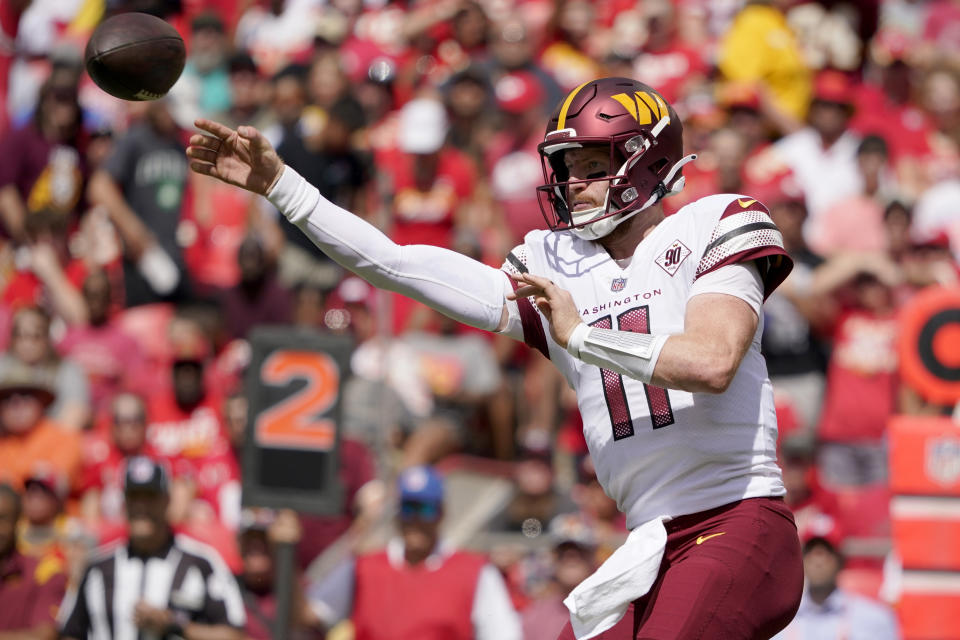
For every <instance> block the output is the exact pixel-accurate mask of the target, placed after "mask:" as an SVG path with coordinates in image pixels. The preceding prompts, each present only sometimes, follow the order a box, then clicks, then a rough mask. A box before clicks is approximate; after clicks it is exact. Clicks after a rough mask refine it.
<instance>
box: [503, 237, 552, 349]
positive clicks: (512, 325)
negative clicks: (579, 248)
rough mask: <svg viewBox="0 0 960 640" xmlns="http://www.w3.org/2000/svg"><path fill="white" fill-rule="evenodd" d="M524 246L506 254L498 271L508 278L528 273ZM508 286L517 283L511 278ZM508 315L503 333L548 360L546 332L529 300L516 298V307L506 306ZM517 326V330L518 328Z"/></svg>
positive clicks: (526, 254)
mask: <svg viewBox="0 0 960 640" xmlns="http://www.w3.org/2000/svg"><path fill="white" fill-rule="evenodd" d="M527 251H528V250H527V247H526V245H519V246H517V247H514V248H513V250H512V251H510V253H508V254H507V257H506V259H505V260H504V261H503V266H502V267H500V269H501V270H502V271H503V272H504V273H506V274H507V275H508V276H518V275H520V274H522V273H527V272H528V271H529V268H528V264H529V256H528V253H527ZM510 284H511V285H512V286H513V290H514V291H516V290H517V288H518V284H517V281H516V280H514V279H513V278H512V277H511V278H510ZM507 309H508V312H509V314H510V318H509V322H508V324H507V329H506V330H505V331H504V332H503V333H506V334H507V335H510V336H511V337H514V338H517V339H521V338H522V340H523V341H524V343H526V344H527V346H529V347H532V348H534V349H536V350H537V351H539V352H540V353H542V354H543V355H544V356H546V357H547V359H549V358H550V349H549V347H548V345H547V332H546V331H545V330H544V328H543V321H542V320H541V319H540V312H539V311H537V309H536V308H535V307H534V306H533V303H532V302H530V299H529V298H518V299H517V301H516V305H515V306H514V305H512V304H508V307H507ZM517 325H519V328H518V326H517Z"/></svg>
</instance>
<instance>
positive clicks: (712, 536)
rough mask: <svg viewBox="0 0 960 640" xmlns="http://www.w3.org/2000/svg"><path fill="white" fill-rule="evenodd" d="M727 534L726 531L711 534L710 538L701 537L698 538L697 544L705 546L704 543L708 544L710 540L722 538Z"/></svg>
mask: <svg viewBox="0 0 960 640" xmlns="http://www.w3.org/2000/svg"><path fill="white" fill-rule="evenodd" d="M725 533H726V531H721V532H720V533H711V534H710V535H708V536H700V537H699V538H697V544H703V543H704V542H706V541H707V540H709V539H710V538H716V537H717V536H722V535H724V534H725Z"/></svg>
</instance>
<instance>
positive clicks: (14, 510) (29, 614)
mask: <svg viewBox="0 0 960 640" xmlns="http://www.w3.org/2000/svg"><path fill="white" fill-rule="evenodd" d="M21 508H22V503H21V497H20V494H19V493H18V492H17V491H16V490H15V489H14V488H13V487H11V486H10V485H9V484H4V483H0V639H2V640H36V639H38V638H39V639H50V640H52V638H54V637H56V626H55V617H56V612H57V606H58V605H59V604H60V601H61V600H62V599H63V595H64V592H65V591H66V586H67V576H66V574H65V573H64V571H63V562H62V561H61V560H60V559H59V558H57V557H55V556H51V555H46V556H44V557H42V558H40V557H31V556H28V555H25V554H23V553H21V552H20V551H18V549H17V521H18V520H19V519H20V515H21Z"/></svg>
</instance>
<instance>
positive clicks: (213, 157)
mask: <svg viewBox="0 0 960 640" xmlns="http://www.w3.org/2000/svg"><path fill="white" fill-rule="evenodd" d="M187 156H188V157H190V158H193V159H194V160H202V161H203V162H210V163H215V162H216V161H217V152H216V151H214V150H213V149H205V148H203V147H187Z"/></svg>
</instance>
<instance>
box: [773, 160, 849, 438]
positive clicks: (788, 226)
mask: <svg viewBox="0 0 960 640" xmlns="http://www.w3.org/2000/svg"><path fill="white" fill-rule="evenodd" d="M755 189H756V195H757V197H758V198H761V200H762V201H763V202H764V203H765V204H766V205H767V207H768V208H769V209H770V217H771V218H772V219H773V221H774V223H775V224H776V225H777V227H778V228H779V229H780V233H781V234H782V235H783V248H784V249H786V250H787V253H789V254H790V257H791V258H793V265H794V266H793V271H791V272H790V275H789V276H787V279H786V280H784V282H783V284H782V285H780V287H779V288H778V289H777V290H776V291H774V292H773V293H772V294H771V295H770V297H769V298H767V301H766V302H765V303H764V310H763V313H764V325H763V336H762V345H763V353H764V356H765V357H766V360H767V371H768V372H769V375H770V381H771V382H772V383H773V388H774V391H775V392H776V393H777V394H778V396H780V397H779V398H778V402H780V403H787V404H788V405H789V406H790V408H791V409H792V410H793V411H794V412H796V414H797V417H798V419H799V422H800V424H799V426H800V427H801V428H802V429H803V430H804V432H806V433H813V430H814V429H815V428H816V426H817V423H818V420H819V416H820V409H821V407H822V405H823V389H824V383H825V377H824V375H825V372H826V369H827V354H828V351H829V344H828V343H827V342H826V341H825V339H824V336H823V333H824V331H825V330H826V329H827V328H828V326H829V324H830V322H831V321H832V320H833V315H832V311H831V309H832V308H833V305H832V304H831V300H830V298H829V296H828V295H826V294H817V293H814V292H813V291H812V288H811V284H812V280H813V277H814V276H813V274H814V273H815V270H816V269H817V267H819V266H820V265H821V264H822V263H823V259H822V258H821V257H820V256H819V255H817V254H816V253H814V252H813V251H811V250H810V249H809V247H807V243H806V241H805V240H804V237H803V224H804V221H805V220H806V218H807V208H806V205H805V204H804V200H803V194H802V193H801V192H800V189H799V186H798V185H797V184H796V181H795V180H794V178H793V176H792V174H789V173H787V174H783V175H780V176H778V177H776V178H775V179H774V180H773V181H772V182H771V183H770V184H768V185H767V186H766V187H765V188H759V187H757V188H755ZM781 435H783V434H781Z"/></svg>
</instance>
